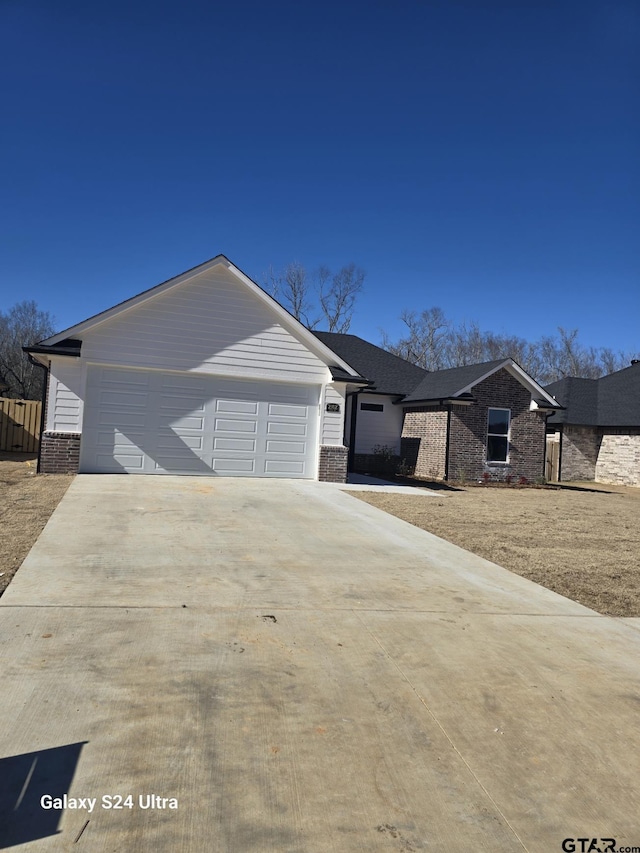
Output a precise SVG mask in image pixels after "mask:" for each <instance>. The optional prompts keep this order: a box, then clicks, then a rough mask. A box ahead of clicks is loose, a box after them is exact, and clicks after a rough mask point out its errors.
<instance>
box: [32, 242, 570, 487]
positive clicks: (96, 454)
mask: <svg viewBox="0 0 640 853" xmlns="http://www.w3.org/2000/svg"><path fill="white" fill-rule="evenodd" d="M25 351H26V352H27V353H28V354H29V356H30V357H31V358H32V359H33V360H35V361H37V362H38V363H39V364H41V365H42V366H43V367H44V368H45V369H46V370H47V374H48V381H47V383H46V406H45V411H46V414H45V422H44V430H43V433H42V439H41V447H40V459H39V470H40V471H41V472H44V473H47V472H62V471H80V472H81V473H129V474H201V475H209V476H211V475H218V476H245V477H300V478H310V479H320V480H333V481H344V480H345V479H346V475H347V465H348V461H349V457H350V461H351V465H352V467H353V466H355V465H357V463H358V460H359V458H360V461H361V459H362V457H363V456H364V457H366V456H367V455H368V454H372V453H374V452H375V449H376V448H379V447H380V446H384V447H387V448H391V449H392V450H393V451H394V452H397V453H398V454H399V455H400V456H402V457H405V458H406V459H407V461H408V463H410V464H412V465H415V469H416V473H417V474H418V475H425V476H434V477H442V478H450V479H457V478H459V477H461V476H464V477H468V478H478V477H480V476H482V474H483V473H484V472H489V473H490V475H491V476H495V477H499V478H504V477H506V476H507V475H509V474H511V475H513V476H517V477H521V476H523V477H526V478H527V479H535V478H537V477H539V476H542V471H543V464H544V435H545V418H546V415H547V414H548V413H549V412H550V411H555V410H556V409H557V408H558V404H557V403H556V401H555V400H554V399H553V397H552V396H551V395H550V394H548V393H547V392H546V391H544V389H542V388H541V387H540V386H538V385H537V384H536V383H535V382H534V380H533V379H531V377H529V376H528V375H527V374H526V373H525V372H524V371H523V370H522V369H521V368H520V367H519V366H518V365H517V364H516V363H515V362H514V361H512V360H511V359H502V360H500V361H496V362H489V363H486V364H481V365H473V366H470V367H464V368H457V369H454V370H448V371H438V372H435V373H428V372H427V371H425V370H422V369H421V368H418V367H416V366H415V365H412V364H409V363H408V362H406V361H404V360H403V359H401V358H398V357H397V356H394V355H392V354H391V353H388V352H386V351H385V350H382V349H380V348H379V347H376V346H374V345H373V344H370V343H368V342H367V341H364V340H362V339H361V338H358V337H355V336H353V335H337V334H331V333H324V332H318V333H315V334H314V333H313V332H310V331H309V330H308V329H307V328H305V327H304V326H303V325H302V324H301V323H299V322H298V321H297V320H296V319H295V318H294V317H292V316H291V314H289V313H288V312H287V311H286V310H285V309H284V308H283V307H282V306H281V305H279V304H278V303H277V302H276V301H275V300H274V299H273V298H272V297H271V296H269V295H268V294H267V293H266V292H265V291H264V290H262V288H260V287H259V286H258V285H257V284H256V283H255V282H253V281H252V280H251V279H250V278H249V277H248V276H246V275H245V274H244V273H243V272H242V271H241V270H239V269H238V268H237V267H236V266H234V264H232V263H231V262H230V261H229V260H228V259H227V258H226V257H224V255H218V256H217V257H215V258H213V259H212V260H210V261H207V262H206V263H204V264H201V265H200V266H197V267H194V268H193V269H191V270H188V271H187V272H185V273H182V274H181V275H179V276H176V277H175V278H172V279H169V280H168V281H165V282H164V283H162V284H159V285H157V286H156V287H153V288H151V289H150V290H147V291H145V292H143V293H140V294H139V295H137V296H134V297H132V298H131V299H128V300H126V301H125V302H122V303H120V304H119V305H116V306H114V307H113V308H110V309H108V310H106V311H103V312H102V313H100V314H98V315H96V316H94V317H91V318H90V319H88V320H85V321H84V322H82V323H78V324H77V325H75V326H73V327H71V328H69V329H66V330H65V331H63V332H59V333H58V334H56V335H53V336H52V337H50V338H47V339H46V340H43V341H41V342H40V343H39V344H36V345H33V346H29V347H25Z"/></svg>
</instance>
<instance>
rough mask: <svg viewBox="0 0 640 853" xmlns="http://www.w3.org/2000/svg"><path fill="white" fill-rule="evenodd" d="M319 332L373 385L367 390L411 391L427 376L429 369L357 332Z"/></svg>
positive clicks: (331, 346)
mask: <svg viewBox="0 0 640 853" xmlns="http://www.w3.org/2000/svg"><path fill="white" fill-rule="evenodd" d="M314 334H315V336H316V337H317V338H318V339H319V340H320V341H322V343H323V344H325V345H326V346H328V347H329V348H330V349H331V350H333V352H335V353H337V354H338V355H339V356H340V357H341V358H343V359H344V360H345V361H346V362H348V364H350V365H351V367H352V368H354V369H355V370H357V371H358V373H359V374H360V375H361V376H364V378H365V379H369V380H370V381H371V382H372V385H371V386H370V388H368V389H367V390H370V391H375V392H377V393H378V394H397V395H398V396H403V395H404V394H408V393H409V392H410V391H411V390H412V389H413V388H415V387H416V385H418V384H419V383H420V382H421V381H422V379H423V378H424V377H425V376H427V375H428V374H427V371H426V370H423V369H422V368H421V367H417V366H416V365H415V364H411V363H410V362H408V361H405V360H404V358H400V356H397V355H393V353H390V352H387V350H384V349H381V348H380V347H377V346H375V344H370V343H369V342H368V341H365V340H363V339H362V338H359V337H358V336H357V335H342V334H339V333H338V332H314Z"/></svg>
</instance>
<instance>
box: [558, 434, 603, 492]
mask: <svg viewBox="0 0 640 853" xmlns="http://www.w3.org/2000/svg"><path fill="white" fill-rule="evenodd" d="M600 440H601V436H600V435H599V433H598V429H597V428H596V427H590V426H573V425H572V424H565V425H564V426H563V428H562V449H561V456H560V479H561V480H595V478H596V462H597V459H598V451H599V449H600Z"/></svg>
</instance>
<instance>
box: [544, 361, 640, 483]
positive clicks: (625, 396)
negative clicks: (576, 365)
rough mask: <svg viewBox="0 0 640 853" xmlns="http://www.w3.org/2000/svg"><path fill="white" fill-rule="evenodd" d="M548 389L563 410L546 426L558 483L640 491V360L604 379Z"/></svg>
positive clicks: (569, 382) (559, 383) (568, 379)
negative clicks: (554, 447)
mask: <svg viewBox="0 0 640 853" xmlns="http://www.w3.org/2000/svg"><path fill="white" fill-rule="evenodd" d="M546 390H547V391H548V392H549V393H550V394H552V395H553V396H554V397H556V399H557V400H558V402H559V403H560V404H561V405H562V406H563V408H562V409H560V410H558V411H557V412H555V413H554V414H553V415H552V416H551V417H550V418H549V421H548V430H549V433H550V434H551V435H552V436H553V437H554V438H555V439H556V440H558V441H559V442H560V454H559V462H558V472H557V474H558V479H559V480H565V481H567V480H594V481H596V482H600V483H619V484H622V485H627V486H640V361H638V360H635V359H634V360H633V361H632V362H631V365H630V366H629V367H625V368H623V369H622V370H617V371H616V372H615V373H610V374H609V375H608V376H603V377H602V378H601V379H577V378H575V377H566V378H565V379H560V380H558V381H557V382H553V383H552V384H551V385H548V386H547V388H546Z"/></svg>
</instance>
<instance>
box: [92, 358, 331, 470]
mask: <svg viewBox="0 0 640 853" xmlns="http://www.w3.org/2000/svg"><path fill="white" fill-rule="evenodd" d="M319 395H320V387H319V386H314V385H303V384H300V385H297V384H289V383H276V382H267V381H256V380H253V381H249V380H243V379H235V378H233V379H231V378H223V377H214V376H206V375H203V374H195V375H194V374H186V373H177V372H176V373H165V372H161V371H154V370H134V369H127V368H117V367H105V366H100V365H89V366H88V368H87V395H86V399H85V407H84V426H83V432H82V440H81V446H80V468H79V470H80V472H81V473H87V474H89V473H110V474H115V473H128V474H191V475H203V476H212V475H218V476H230V477H297V478H314V477H316V475H317V467H318V459H317V433H318V420H319V408H318V406H319Z"/></svg>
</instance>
